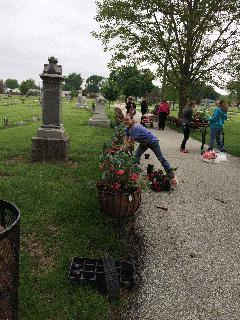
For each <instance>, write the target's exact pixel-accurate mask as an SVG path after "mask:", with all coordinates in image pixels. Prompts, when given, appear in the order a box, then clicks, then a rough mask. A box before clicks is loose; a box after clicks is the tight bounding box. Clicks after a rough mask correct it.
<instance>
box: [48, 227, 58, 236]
mask: <svg viewBox="0 0 240 320" xmlns="http://www.w3.org/2000/svg"><path fill="white" fill-rule="evenodd" d="M47 230H48V231H49V234H51V235H52V236H53V237H56V236H58V235H59V234H60V230H59V229H58V227H56V226H54V225H49V226H47Z"/></svg>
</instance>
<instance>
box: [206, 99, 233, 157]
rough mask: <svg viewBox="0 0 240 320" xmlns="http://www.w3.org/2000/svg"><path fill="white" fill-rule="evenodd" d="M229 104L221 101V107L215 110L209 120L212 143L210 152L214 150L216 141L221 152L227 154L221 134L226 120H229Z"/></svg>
mask: <svg viewBox="0 0 240 320" xmlns="http://www.w3.org/2000/svg"><path fill="white" fill-rule="evenodd" d="M227 110H228V107H227V103H226V101H224V100H220V102H219V106H218V107H217V108H216V109H215V110H214V113H213V116H212V117H209V118H208V121H209V122H210V128H211V133H210V143H209V148H208V150H209V151H210V150H213V146H214V142H215V139H216V141H217V145H218V147H219V150H220V151H221V152H225V148H224V145H223V141H222V139H221V132H222V129H223V125H224V122H225V120H227Z"/></svg>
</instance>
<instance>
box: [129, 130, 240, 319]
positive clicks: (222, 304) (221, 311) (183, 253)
mask: <svg viewBox="0 0 240 320" xmlns="http://www.w3.org/2000/svg"><path fill="white" fill-rule="evenodd" d="M153 131H154V133H155V134H156V135H158V137H159V141H160V145H161V149H162V151H163V153H164V154H165V156H166V158H167V159H168V161H169V162H170V163H171V164H172V165H173V166H174V167H178V170H177V173H176V175H177V178H178V182H179V186H178V187H177V189H176V190H175V191H171V192H164V193H161V192H160V193H155V192H151V191H147V192H145V194H144V196H143V204H142V207H141V211H140V212H139V214H138V215H137V217H136V223H135V232H136V233H137V234H138V236H141V237H143V238H144V241H145V250H144V251H143V253H142V255H141V257H140V262H141V264H142V270H141V276H142V282H141V283H140V287H139V289H138V290H137V292H136V293H135V294H134V300H133V301H132V307H131V310H130V313H128V315H125V316H126V319H134V320H136V319H141V320H155V319H156V320H195V319H196V320H208V319H211V320H239V319H240V315H239V310H240V249H239V248H240V214H239V213H240V159H239V158H237V157H232V156H228V160H229V161H228V162H222V163H220V164H208V163H205V162H203V161H202V159H201V155H200V143H199V142H197V141H195V140H192V139H190V140H189V142H188V143H187V147H188V149H189V151H190V153H189V154H181V153H180V152H179V147H180V143H181V140H182V134H180V133H177V132H175V131H173V130H170V129H168V128H166V129H165V130H164V131H157V130H153ZM226 139H227V137H226ZM147 153H150V159H149V160H145V159H144V157H142V162H141V164H142V167H143V168H144V169H146V167H147V164H148V163H151V164H154V165H155V168H161V165H160V163H159V162H158V160H157V159H156V157H155V156H154V155H153V153H152V152H151V151H150V152H149V151H147ZM157 206H163V207H166V208H168V210H167V211H166V210H162V209H160V208H156V207H157ZM136 249H137V248H136Z"/></svg>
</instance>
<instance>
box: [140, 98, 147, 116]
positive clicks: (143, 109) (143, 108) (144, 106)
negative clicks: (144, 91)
mask: <svg viewBox="0 0 240 320" xmlns="http://www.w3.org/2000/svg"><path fill="white" fill-rule="evenodd" d="M147 112H148V103H147V98H146V97H143V98H142V101H141V113H142V116H144V114H146V113H147Z"/></svg>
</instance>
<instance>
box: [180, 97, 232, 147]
mask: <svg viewBox="0 0 240 320" xmlns="http://www.w3.org/2000/svg"><path fill="white" fill-rule="evenodd" d="M195 107H196V101H191V102H189V103H188V104H187V106H186V107H185V108H184V109H183V111H182V128H183V135H184V138H183V141H182V143H181V146H180V151H181V152H183V153H188V150H187V149H186V142H187V140H188V139H189V136H190V131H191V126H190V125H191V122H192V117H193V110H194V108H195ZM227 111H228V106H227V103H226V101H225V100H218V101H217V107H216V108H215V110H214V113H213V115H212V117H208V121H209V126H210V142H209V148H208V151H211V150H213V147H214V143H215V140H216V142H217V145H218V147H219V151H220V152H225V147H224V144H223V141H222V139H221V133H222V130H223V125H224V122H225V121H226V120H227Z"/></svg>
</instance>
